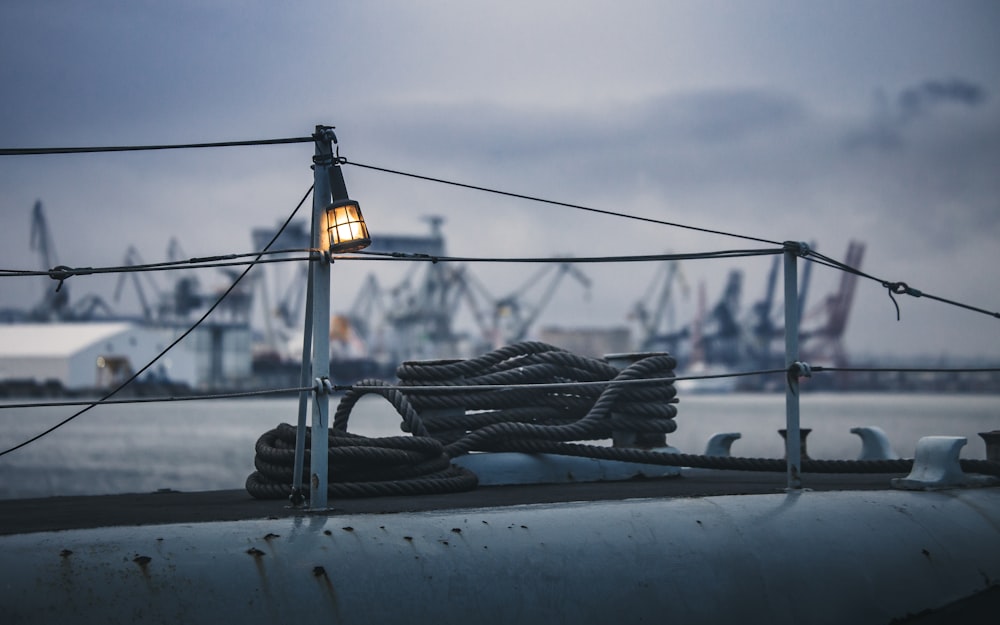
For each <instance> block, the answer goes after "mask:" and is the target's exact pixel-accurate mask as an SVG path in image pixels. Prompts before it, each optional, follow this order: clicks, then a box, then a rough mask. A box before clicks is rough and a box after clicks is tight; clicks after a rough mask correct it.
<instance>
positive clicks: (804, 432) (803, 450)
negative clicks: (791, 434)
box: [778, 428, 812, 460]
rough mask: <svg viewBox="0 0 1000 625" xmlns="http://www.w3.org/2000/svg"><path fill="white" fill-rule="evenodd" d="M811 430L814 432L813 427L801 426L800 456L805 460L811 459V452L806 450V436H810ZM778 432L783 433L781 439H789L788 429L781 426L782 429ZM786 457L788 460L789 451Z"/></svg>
mask: <svg viewBox="0 0 1000 625" xmlns="http://www.w3.org/2000/svg"><path fill="white" fill-rule="evenodd" d="M809 432H812V428H799V449H800V457H801V458H802V459H803V460H809V459H810V458H809V454H808V453H807V452H806V437H807V436H809ZM778 434H781V440H783V441H784V440H787V439H788V430H786V429H785V428H781V429H780V430H778ZM785 449H786V450H787V449H788V447H787V445H786V446H785ZM785 459H786V460H787V459H788V456H787V453H786V455H785Z"/></svg>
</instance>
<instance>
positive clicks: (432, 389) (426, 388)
mask: <svg viewBox="0 0 1000 625" xmlns="http://www.w3.org/2000/svg"><path fill="white" fill-rule="evenodd" d="M809 369H810V372H811V373H903V374H910V373H944V374H947V373H972V374H975V373H1000V367H828V366H825V365H812V366H810V368H809ZM788 373H789V370H788V369H787V368H784V369H757V370H753V371H727V372H725V373H712V374H701V375H678V376H670V377H653V378H641V379H635V380H597V381H589V382H582V381H581V382H550V383H537V384H506V385H497V384H458V385H453V384H449V385H447V386H437V385H421V386H408V385H398V384H389V383H385V384H382V383H380V384H378V385H374V384H371V383H370V380H360V381H358V382H357V383H354V384H333V385H331V389H332V390H333V392H335V393H343V392H347V391H365V390H376V391H400V392H403V393H410V394H415V395H419V394H424V393H445V394H450V393H455V394H459V393H465V392H478V391H484V392H494V391H497V390H507V389H518V390H527V391H560V390H568V389H576V388H586V387H604V386H611V385H616V386H648V385H656V384H673V383H675V382H682V381H688V380H715V379H723V378H744V377H752V376H765V375H778V374H782V375H787V374H788ZM313 390H316V387H315V386H294V387H282V388H267V389H258V390H249V391H236V392H230V393H211V394H206V395H171V396H165V397H130V398H127V399H108V400H103V401H101V402H100V403H102V404H149V403H157V402H164V403H167V402H179V401H208V400H215V399H239V398H247V397H259V396H266V395H282V394H291V393H301V392H304V391H313ZM93 403H94V402H93V401H87V400H77V401H72V400H71V401H44V402H23V403H16V404H0V410H5V409H9V408H18V409H24V408H55V407H64V406H87V405H91V404H93Z"/></svg>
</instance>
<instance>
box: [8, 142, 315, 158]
mask: <svg viewBox="0 0 1000 625" xmlns="http://www.w3.org/2000/svg"><path fill="white" fill-rule="evenodd" d="M315 140H316V139H315V138H314V137H287V138H284V139H252V140H249V141H213V142H211V143H173V144H162V145H113V146H95V147H73V148H69V147H62V148H0V156H36V155H42V154H95V153H99V152H146V151H151V150H188V149H197V148H232V147H243V146H252V145H281V144H287V143H312V142H314V141H315Z"/></svg>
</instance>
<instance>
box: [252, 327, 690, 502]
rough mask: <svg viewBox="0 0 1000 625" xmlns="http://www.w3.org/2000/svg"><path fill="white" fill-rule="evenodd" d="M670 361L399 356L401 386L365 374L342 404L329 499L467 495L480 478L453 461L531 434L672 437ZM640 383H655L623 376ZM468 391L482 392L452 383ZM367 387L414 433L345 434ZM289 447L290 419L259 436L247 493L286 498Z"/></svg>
mask: <svg viewBox="0 0 1000 625" xmlns="http://www.w3.org/2000/svg"><path fill="white" fill-rule="evenodd" d="M674 367H676V361H675V360H674V359H673V358H672V357H671V356H669V355H666V354H656V355H651V356H648V357H646V358H643V359H641V360H639V361H638V362H636V363H635V364H633V365H631V366H629V367H628V368H626V369H624V370H622V371H618V370H617V369H616V368H615V367H613V366H611V365H610V364H609V363H607V362H606V361H603V360H597V359H592V358H584V357H581V356H576V355H574V354H571V353H569V352H567V351H565V350H562V349H559V348H557V347H553V346H551V345H547V344H545V343H539V342H533V341H528V342H523V343H517V344H514V345H509V346H506V347H502V348H500V349H498V350H495V351H493V352H489V353H487V354H484V355H482V356H479V357H477V358H473V359H470V360H463V361H434V362H409V363H404V364H402V365H400V367H399V368H398V369H397V371H396V374H397V376H398V377H399V379H400V382H399V384H398V385H389V384H387V383H385V382H383V381H381V380H362V381H360V382H358V383H356V384H355V385H354V386H353V387H352V388H351V389H350V390H348V391H347V392H346V393H345V394H344V396H343V397H342V399H341V400H340V403H339V404H338V406H337V410H336V412H335V414H334V417H333V423H332V427H331V429H330V432H329V441H330V444H329V446H328V449H329V454H330V455H329V470H330V473H329V487H328V490H329V494H330V496H337V497H358V496H374V495H388V494H402V493H410V494H415V493H425V492H426V493H439V492H449V491H460V490H469V489H472V488H475V486H476V483H477V480H476V477H475V476H474V475H473V474H471V473H470V472H468V471H467V470H465V469H463V468H461V467H456V466H454V465H452V464H451V463H450V459H452V458H455V457H457V456H460V455H462V454H465V453H469V452H472V451H493V450H498V449H518V448H525V447H526V446H529V445H530V444H531V442H532V441H548V442H553V443H562V442H568V441H581V440H598V439H606V438H610V437H611V435H612V432H614V431H618V430H621V431H629V432H640V433H668V432H673V431H674V430H676V429H677V425H676V423H675V422H674V420H673V419H674V417H675V416H676V415H677V407H676V405H675V403H676V401H677V400H676V398H675V395H676V391H675V390H674V386H673V383H672V378H673V375H674V373H673V369H674ZM643 379H649V380H651V382H650V383H644V384H632V383H627V382H632V381H639V380H643ZM594 382H607V384H603V385H594V384H592V383H594ZM615 382H622V383H619V384H615ZM551 385H557V386H556V387H555V388H553V387H552V386H551ZM467 386H476V387H485V389H483V390H465V389H457V388H454V387H467ZM532 386H536V388H532ZM406 387H412V389H406ZM455 391H461V392H455ZM372 393H373V394H377V395H380V396H382V397H384V398H385V399H386V400H388V401H389V402H390V403H392V405H393V407H394V408H395V409H396V411H397V412H398V413H399V415H400V416H401V417H402V423H401V428H402V429H403V431H405V432H409V433H411V434H412V436H409V437H406V436H401V437H387V438H368V437H362V436H358V435H355V434H351V433H349V432H348V431H347V427H348V420H349V417H350V414H351V411H352V410H353V408H354V406H355V404H356V403H357V402H358V400H359V399H360V398H361V397H363V396H364V395H367V394H372ZM307 436H311V432H309V431H307ZM294 444H295V428H294V427H293V426H291V425H287V424H281V425H279V426H278V427H277V428H275V429H273V430H270V431H268V432H265V433H264V434H263V435H262V436H261V437H260V438H259V439H258V441H257V444H256V452H257V455H256V458H255V460H254V465H255V467H256V469H257V470H256V471H255V472H254V473H253V474H251V475H250V477H249V478H247V484H246V487H247V490H248V491H249V492H250V494H251V495H253V496H254V497H257V498H262V499H273V498H282V497H288V496H289V495H290V494H291V492H292V481H293V477H292V476H293V469H294V464H295V455H294ZM307 448H308V445H307ZM305 462H306V463H307V464H308V462H309V458H308V452H307V454H306V458H305ZM303 473H304V474H305V473H307V472H305V471H304V472H303ZM300 487H301V488H305V487H306V485H305V484H303V485H300Z"/></svg>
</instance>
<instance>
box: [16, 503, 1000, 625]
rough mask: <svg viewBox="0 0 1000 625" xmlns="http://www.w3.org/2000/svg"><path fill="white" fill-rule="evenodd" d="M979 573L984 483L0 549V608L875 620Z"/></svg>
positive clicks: (457, 513) (996, 519) (975, 584)
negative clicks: (954, 487)
mask: <svg viewBox="0 0 1000 625" xmlns="http://www.w3.org/2000/svg"><path fill="white" fill-rule="evenodd" d="M998 579H1000V492H998V491H997V490H996V489H970V490H954V491H937V492H908V491H830V492H809V491H806V492H795V493H789V494H784V493H782V494H765V495H752V496H715V497H678V498H672V499H641V500H625V501H591V502H576V503H550V504H533V505H514V506H503V507H483V508H466V509H456V510H441V511H424V512H420V513H405V512H397V513H392V514H368V513H357V514H340V513H332V514H324V515H318V514H317V515H312V516H296V517H290V518H274V519H258V520H251V521H234V522H218V523H179V524H170V525H149V526H139V527H112V528H99V529H83V530H70V531H61V532H40V533H32V534H18V535H8V536H3V537H0V610H2V614H3V615H4V622H5V623H10V624H16V623H65V622H75V623H86V622H94V623H98V622H99V623H118V622H120V623H125V622H128V623H133V622H143V623H178V622H183V623H218V622H239V623H276V622H296V621H299V620H301V621H303V622H317V621H322V622H333V623H373V622H378V623H406V624H407V625H410V624H412V623H415V622H417V623H422V622H434V623H463V624H464V623H467V622H469V620H475V621H476V622H480V623H515V622H516V623H546V624H550V623H598V622H600V623H606V622H684V623H699V622H746V621H747V620H748V619H749V620H754V621H757V620H759V621H761V622H764V621H766V622H771V623H802V622H809V623H845V622H850V623H860V624H863V623H885V622H889V621H890V620H892V619H894V618H900V617H904V616H906V615H911V614H917V613H919V612H921V611H923V610H927V609H933V608H935V607H937V606H943V605H948V604H951V603H952V602H954V601H956V600H959V599H962V598H963V597H967V596H970V595H972V594H975V593H980V592H982V591H983V590H985V589H986V588H988V587H989V585H990V584H991V583H995V580H998ZM991 580H993V581H992V582H991Z"/></svg>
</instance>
